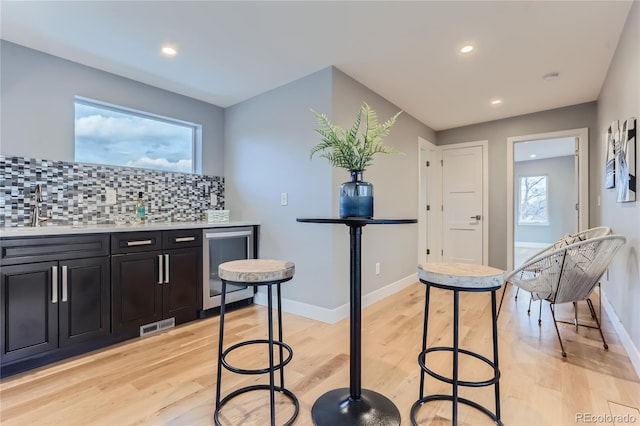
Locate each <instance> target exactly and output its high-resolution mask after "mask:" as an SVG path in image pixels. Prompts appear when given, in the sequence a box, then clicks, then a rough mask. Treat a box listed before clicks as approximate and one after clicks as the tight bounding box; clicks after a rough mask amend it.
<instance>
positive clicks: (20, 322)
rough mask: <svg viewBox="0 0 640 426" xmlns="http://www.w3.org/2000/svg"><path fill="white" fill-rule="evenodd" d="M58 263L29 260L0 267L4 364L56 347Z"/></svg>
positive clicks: (0, 334)
mask: <svg viewBox="0 0 640 426" xmlns="http://www.w3.org/2000/svg"><path fill="white" fill-rule="evenodd" d="M57 265H58V263H57V262H41V263H29V264H26V265H15V266H3V267H2V269H1V270H0V278H1V280H2V281H1V282H0V298H1V301H0V305H1V307H2V313H1V314H0V322H1V324H0V336H1V337H0V339H1V340H2V361H3V363H6V362H10V361H14V360H16V359H20V358H24V357H27V356H31V355H35V354H39V353H42V352H46V351H50V350H53V349H56V348H57V347H58V303H59V294H58V285H57V278H58V276H57V272H56V268H57Z"/></svg>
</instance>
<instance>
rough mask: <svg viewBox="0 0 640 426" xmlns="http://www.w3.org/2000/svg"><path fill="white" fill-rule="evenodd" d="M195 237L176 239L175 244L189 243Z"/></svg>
mask: <svg viewBox="0 0 640 426" xmlns="http://www.w3.org/2000/svg"><path fill="white" fill-rule="evenodd" d="M195 240H196V237H177V238H176V243H186V242H189V241H195Z"/></svg>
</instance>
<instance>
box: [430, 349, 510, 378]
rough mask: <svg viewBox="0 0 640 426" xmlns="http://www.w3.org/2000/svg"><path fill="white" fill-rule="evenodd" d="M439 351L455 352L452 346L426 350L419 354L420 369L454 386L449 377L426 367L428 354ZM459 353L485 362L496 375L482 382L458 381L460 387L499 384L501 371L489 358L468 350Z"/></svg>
mask: <svg viewBox="0 0 640 426" xmlns="http://www.w3.org/2000/svg"><path fill="white" fill-rule="evenodd" d="M438 351H448V352H453V348H452V347H450V346H435V347H433V348H429V349H426V350H424V351H422V352H420V353H419V354H418V364H420V368H422V370H423V371H424V372H425V373H427V374H428V375H430V376H431V377H433V378H435V379H438V380H440V381H442V382H445V383H449V384H451V385H452V384H453V379H450V378H448V377H444V376H442V375H440V374H438V373H436V372H434V371H432V370H430V369H429V367H427V366H426V364H425V357H426V354H427V353H429V352H438ZM458 352H459V353H461V354H465V355H469V356H472V357H474V358H477V359H479V360H480V361H483V362H484V363H485V364H487V365H488V366H489V367H491V368H492V369H493V372H494V375H493V377H492V378H490V379H487V380H482V381H465V380H458V385H459V386H467V387H476V388H477V387H482V386H490V385H493V384H495V383H498V380H500V370H498V368H497V367H496V365H495V364H494V363H493V362H492V361H491V360H489V359H488V358H486V357H484V356H482V355H480V354H479V353H476V352H471V351H469V350H466V349H458Z"/></svg>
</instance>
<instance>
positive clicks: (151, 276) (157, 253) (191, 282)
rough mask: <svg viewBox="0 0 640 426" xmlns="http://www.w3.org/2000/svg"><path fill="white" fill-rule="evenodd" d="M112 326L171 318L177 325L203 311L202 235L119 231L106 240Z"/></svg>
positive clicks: (130, 328)
mask: <svg viewBox="0 0 640 426" xmlns="http://www.w3.org/2000/svg"><path fill="white" fill-rule="evenodd" d="M111 246H112V258H111V275H112V285H113V287H112V293H113V298H112V302H113V327H114V332H115V333H117V334H126V335H134V334H139V333H140V327H142V326H146V325H148V324H151V323H155V322H158V321H161V320H165V319H169V318H174V319H175V323H176V324H181V323H184V322H187V321H191V320H194V319H196V318H197V315H198V311H199V310H201V309H202V231H201V230H199V229H197V230H175V231H162V232H160V231H158V232H136V233H119V234H112V236H111Z"/></svg>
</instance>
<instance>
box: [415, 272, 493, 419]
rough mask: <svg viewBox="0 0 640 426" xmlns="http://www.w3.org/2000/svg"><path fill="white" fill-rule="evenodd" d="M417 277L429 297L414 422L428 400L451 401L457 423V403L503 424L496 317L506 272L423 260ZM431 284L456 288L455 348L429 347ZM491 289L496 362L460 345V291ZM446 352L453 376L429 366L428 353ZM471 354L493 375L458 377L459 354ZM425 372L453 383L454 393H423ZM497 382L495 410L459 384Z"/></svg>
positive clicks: (426, 297) (453, 415)
mask: <svg viewBox="0 0 640 426" xmlns="http://www.w3.org/2000/svg"><path fill="white" fill-rule="evenodd" d="M418 278H420V282H422V283H423V284H426V296H425V306H424V328H423V332H422V352H420V354H419V355H418V364H419V365H420V369H421V372H420V394H419V399H418V400H417V401H416V402H415V403H414V404H413V406H412V407H411V423H412V424H413V425H417V424H418V423H417V422H416V414H417V412H418V410H419V409H420V407H421V406H422V405H423V404H424V403H425V402H429V401H451V402H452V405H453V412H452V417H451V422H452V424H453V425H457V424H458V403H462V404H465V405H469V406H471V407H474V408H475V409H477V410H480V411H482V412H483V413H485V414H486V415H487V416H489V417H490V418H491V419H493V421H494V422H496V424H498V425H502V421H501V420H500V386H499V380H500V370H499V369H498V323H497V316H496V290H498V289H499V288H500V287H501V286H502V283H503V278H504V272H503V271H501V270H500V269H496V268H491V267H489V266H483V265H473V264H465V263H422V264H420V265H418ZM431 287H436V288H440V289H444V290H451V291H453V347H450V346H435V347H430V348H427V328H428V327H427V325H428V320H429V293H430V290H431ZM461 291H463V292H488V291H490V292H491V323H492V328H493V361H491V360H489V359H488V358H486V357H484V356H482V355H480V354H478V353H476V352H472V351H469V350H467V349H461V348H460V347H459V344H458V330H459V311H460V299H459V296H460V294H459V293H460V292H461ZM438 351H446V352H452V355H453V372H452V377H451V378H448V377H444V376H442V375H440V374H437V373H435V372H434V371H432V370H430V369H429V368H428V367H427V365H426V364H427V362H426V357H427V354H428V353H431V352H438ZM460 354H463V355H468V356H471V357H474V358H477V359H479V360H481V361H483V362H484V363H486V364H487V365H489V367H491V369H492V370H493V377H491V378H489V379H487V380H483V381H465V380H460V378H459V377H458V358H459V355H460ZM425 373H426V374H429V375H430V376H431V377H434V378H436V379H438V380H440V381H442V382H445V383H450V384H451V385H452V394H451V395H442V394H434V395H426V396H425V394H424V378H425ZM490 385H494V393H495V413H493V412H491V411H490V410H489V409H487V408H485V407H483V406H482V405H480V404H478V403H477V402H474V401H471V400H469V399H466V398H462V397H459V396H458V387H459V386H468V387H482V386H490Z"/></svg>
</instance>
